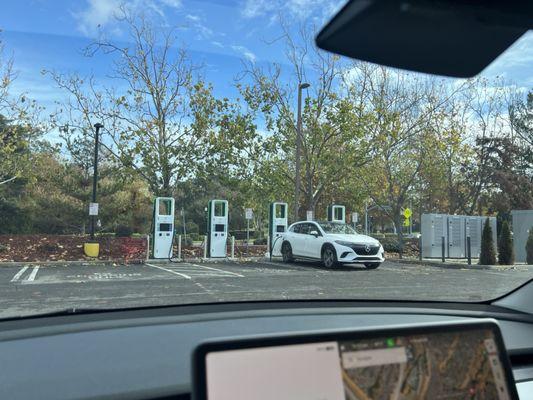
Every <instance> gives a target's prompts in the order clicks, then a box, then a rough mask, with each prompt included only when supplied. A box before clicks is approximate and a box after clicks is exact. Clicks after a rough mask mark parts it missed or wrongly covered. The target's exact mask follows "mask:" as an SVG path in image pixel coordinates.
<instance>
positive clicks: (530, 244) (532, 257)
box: [526, 226, 533, 265]
mask: <svg viewBox="0 0 533 400" xmlns="http://www.w3.org/2000/svg"><path fill="white" fill-rule="evenodd" d="M526 262H527V263H528V264H530V265H533V226H532V227H531V228H530V229H529V236H528V237H527V242H526Z"/></svg>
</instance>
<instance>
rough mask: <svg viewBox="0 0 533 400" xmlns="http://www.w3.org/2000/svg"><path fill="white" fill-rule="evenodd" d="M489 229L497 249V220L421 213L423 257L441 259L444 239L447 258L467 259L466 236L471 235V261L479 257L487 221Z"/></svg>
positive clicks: (493, 218) (494, 218)
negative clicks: (487, 220)
mask: <svg viewBox="0 0 533 400" xmlns="http://www.w3.org/2000/svg"><path fill="white" fill-rule="evenodd" d="M487 218H488V219H489V223H490V226H491V228H492V241H493V243H494V246H495V248H496V245H497V232H496V217H482V216H466V215H447V214H422V226H421V234H422V256H423V257H428V258H440V257H442V237H443V236H444V246H445V256H446V258H466V257H467V256H468V249H467V239H466V238H467V237H469V236H470V249H471V256H472V258H479V253H480V252H481V236H482V232H483V226H484V224H485V221H486V219H487Z"/></svg>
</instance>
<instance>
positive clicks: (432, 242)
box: [421, 214, 448, 258]
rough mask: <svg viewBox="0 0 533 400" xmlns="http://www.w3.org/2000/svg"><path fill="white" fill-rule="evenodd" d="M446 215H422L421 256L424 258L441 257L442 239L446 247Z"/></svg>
mask: <svg viewBox="0 0 533 400" xmlns="http://www.w3.org/2000/svg"><path fill="white" fill-rule="evenodd" d="M447 222H448V220H447V215H445V214H422V223H421V234H422V254H423V256H424V257H430V258H437V257H441V256H442V247H441V246H442V237H443V236H444V246H445V248H446V247H447V246H448V237H447V233H446V232H447Z"/></svg>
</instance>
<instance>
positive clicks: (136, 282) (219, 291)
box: [0, 260, 533, 318]
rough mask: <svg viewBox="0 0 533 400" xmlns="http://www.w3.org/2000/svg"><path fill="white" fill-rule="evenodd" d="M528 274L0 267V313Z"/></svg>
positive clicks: (187, 265)
mask: <svg viewBox="0 0 533 400" xmlns="http://www.w3.org/2000/svg"><path fill="white" fill-rule="evenodd" d="M531 278H533V266H526V265H520V266H515V267H492V268H490V269H477V268H472V267H468V266H465V267H464V268H446V267H445V268H443V267H441V266H438V265H434V266H432V265H427V264H405V263H398V262H395V261H386V262H385V263H383V264H382V265H381V266H380V267H379V268H378V269H376V270H367V269H366V268H364V267H363V266H357V265H349V266H343V267H339V268H335V269H324V268H323V267H322V266H320V265H319V264H318V263H300V262H298V263H294V264H283V263H281V262H276V261H273V262H270V261H266V260H260V261H250V260H249V261H242V262H239V261H226V260H225V261H220V262H216V263H212V262H210V263H202V262H182V263H170V262H164V263H150V262H148V263H146V264H134V265H120V264H105V263H102V264H95V263H87V264H80V263H68V262H66V263H64V264H56V265H49V264H26V265H25V264H17V265H9V264H3V265H1V266H0V318H3V317H11V316H17V315H28V314H34V313H44V312H51V311H56V310H61V309H65V308H123V307H136V306H151V305H162V304H187V303H212V302H224V301H249V300H283V299H387V300H390V299H394V300H406V299H410V300H445V301H481V300H486V299H491V298H495V297H498V296H501V295H503V294H505V293H506V292H508V291H509V290H511V289H512V288H514V287H516V286H518V285H520V284H522V283H524V282H526V281H527V280H529V279H531Z"/></svg>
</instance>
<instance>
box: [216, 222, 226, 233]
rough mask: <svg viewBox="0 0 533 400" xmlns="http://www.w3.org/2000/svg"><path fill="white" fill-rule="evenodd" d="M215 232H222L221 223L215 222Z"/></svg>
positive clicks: (222, 226)
mask: <svg viewBox="0 0 533 400" xmlns="http://www.w3.org/2000/svg"><path fill="white" fill-rule="evenodd" d="M215 232H224V225H223V224H216V225H215Z"/></svg>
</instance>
